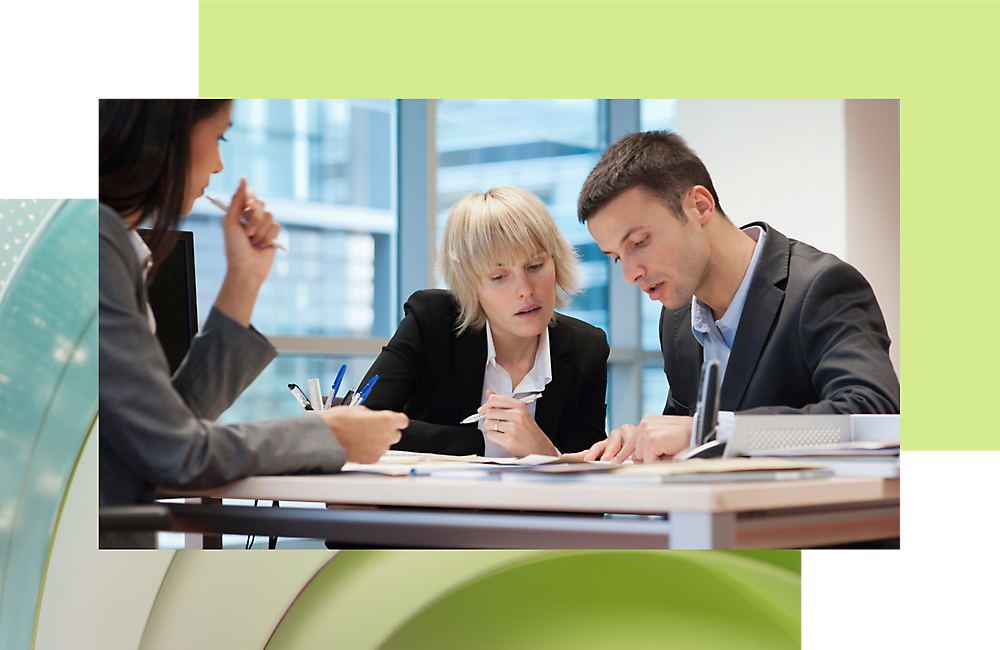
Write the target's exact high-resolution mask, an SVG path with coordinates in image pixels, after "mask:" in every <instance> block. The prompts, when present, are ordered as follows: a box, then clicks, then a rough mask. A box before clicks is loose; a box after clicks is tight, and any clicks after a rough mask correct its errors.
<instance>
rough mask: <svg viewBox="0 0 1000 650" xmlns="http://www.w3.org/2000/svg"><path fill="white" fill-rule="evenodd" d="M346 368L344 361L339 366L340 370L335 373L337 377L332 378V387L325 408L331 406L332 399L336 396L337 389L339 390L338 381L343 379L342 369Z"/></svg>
mask: <svg viewBox="0 0 1000 650" xmlns="http://www.w3.org/2000/svg"><path fill="white" fill-rule="evenodd" d="M346 370H347V364H346V363H345V364H344V365H342V366H340V372H338V373H337V378H336V379H334V380H333V387H332V388H331V389H330V401H329V402H328V403H327V408H330V407H331V406H333V400H334V398H335V397H337V391H338V390H340V382H341V381H343V380H344V371H346Z"/></svg>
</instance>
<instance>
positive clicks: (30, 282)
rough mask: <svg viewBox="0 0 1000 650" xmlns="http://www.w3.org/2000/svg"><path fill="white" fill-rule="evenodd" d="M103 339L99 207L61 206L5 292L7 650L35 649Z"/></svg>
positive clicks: (92, 412) (0, 601) (1, 618)
mask: <svg viewBox="0 0 1000 650" xmlns="http://www.w3.org/2000/svg"><path fill="white" fill-rule="evenodd" d="M0 246H2V242H0ZM97 330H98V324H97V201H95V200H72V201H63V202H58V203H56V204H55V206H54V207H53V208H52V209H51V211H50V212H49V213H48V215H47V216H46V217H45V219H44V220H42V222H41V224H40V225H39V226H38V227H37V229H36V230H35V232H34V233H32V235H31V238H30V244H29V245H27V246H26V247H25V248H24V250H23V252H22V255H21V259H19V260H17V263H16V266H15V267H14V268H13V270H12V271H11V273H10V276H9V277H8V278H7V279H6V282H5V286H4V287H3V289H2V291H0V648H30V647H31V646H32V642H33V636H34V627H35V621H36V618H37V614H38V605H39V602H40V596H41V587H42V581H43V580H44V577H45V569H46V565H47V563H48V558H49V552H50V549H51V546H52V540H53V538H54V536H55V530H56V524H57V522H58V518H59V514H60V510H61V508H62V504H63V500H64V498H65V494H66V489H67V487H68V485H69V481H70V478H71V476H72V474H73V469H74V467H75V465H76V462H77V458H78V457H79V454H80V452H81V450H82V449H83V444H84V441H85V440H86V438H87V435H88V433H89V431H90V429H91V426H92V424H93V422H94V419H95V418H96V416H97ZM88 541H89V543H92V544H94V545H95V546H96V544H97V540H96V539H95V540H80V543H83V544H86V543H88Z"/></svg>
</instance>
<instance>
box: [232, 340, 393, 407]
mask: <svg viewBox="0 0 1000 650" xmlns="http://www.w3.org/2000/svg"><path fill="white" fill-rule="evenodd" d="M345 363H346V364H347V371H346V372H345V373H344V380H343V382H342V383H341V384H340V389H339V390H338V391H337V393H338V395H339V396H340V397H343V396H344V394H345V393H347V391H348V390H349V389H355V388H357V386H358V382H360V381H361V380H362V379H364V377H365V373H366V372H368V369H369V368H370V367H371V365H372V364H373V363H375V356H374V355H350V356H348V355H337V356H326V355H315V354H281V355H279V356H278V358H277V359H275V360H274V361H272V362H271V364H270V365H269V366H268V367H267V368H265V369H264V372H262V373H260V376H259V377H257V379H256V380H255V381H254V382H253V383H252V384H250V386H249V387H248V388H247V389H246V391H244V392H243V394H242V395H240V397H239V399H237V400H236V401H235V402H234V403H233V405H232V406H231V407H229V410H227V411H226V412H225V413H223V414H222V415H221V416H220V417H219V422H220V423H222V424H237V423H240V422H260V421H262V420H276V419H278V418H284V417H292V416H296V415H302V414H303V413H304V411H303V410H302V407H301V406H300V405H299V403H298V402H297V401H296V400H295V398H294V397H292V393H291V392H290V391H289V390H288V384H296V385H298V387H299V388H301V389H302V392H303V393H305V394H306V395H308V394H309V388H308V386H307V384H308V381H309V380H310V379H319V383H320V386H322V388H323V395H324V396H326V395H329V392H330V387H331V386H332V385H333V380H334V379H336V378H337V372H339V371H340V366H341V364H345Z"/></svg>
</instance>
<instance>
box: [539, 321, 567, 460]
mask: <svg viewBox="0 0 1000 650" xmlns="http://www.w3.org/2000/svg"><path fill="white" fill-rule="evenodd" d="M558 319H559V316H558V314H557V315H556V322H557V323H558ZM564 329H565V328H562V329H560V328H559V327H558V326H554V325H549V359H550V360H551V362H552V381H550V382H549V383H548V384H547V385H546V386H545V390H544V391H543V392H542V395H543V396H542V398H541V399H539V400H538V401H537V402H535V423H536V424H538V427H539V428H540V429H541V430H542V431H544V432H545V434H546V435H547V436H548V437H549V439H550V440H552V441H553V442H554V441H556V440H557V439H558V438H557V436H558V435H559V416H560V415H561V414H560V412H559V411H560V407H561V406H562V405H563V404H565V403H566V401H567V400H568V399H569V393H570V390H571V389H572V387H573V379H574V377H573V375H574V372H573V367H572V366H571V365H570V364H569V363H567V361H568V355H569V354H570V353H571V352H572V349H573V345H572V341H569V340H567V339H566V337H565V336H560V334H565V333H567V332H566V331H563V330H564Z"/></svg>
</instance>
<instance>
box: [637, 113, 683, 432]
mask: <svg viewBox="0 0 1000 650" xmlns="http://www.w3.org/2000/svg"><path fill="white" fill-rule="evenodd" d="M639 115H640V117H639V125H640V128H641V129H642V130H643V131H661V130H663V131H675V130H676V129H677V100H676V99H643V100H641V101H640V102H639ZM640 302H641V304H642V330H641V331H642V349H643V350H659V349H660V334H659V329H658V328H659V323H660V310H661V305H660V303H659V302H654V301H652V300H650V299H649V296H647V295H645V294H643V296H642V300H641V301H640ZM660 374H661V375H662V374H663V372H662V370H661V371H660ZM661 402H666V393H664V397H663V399H662V400H661ZM643 409H644V412H651V411H649V410H648V409H646V406H645V402H644V403H643ZM662 411H663V404H662V403H661V404H660V410H659V411H657V412H662Z"/></svg>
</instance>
